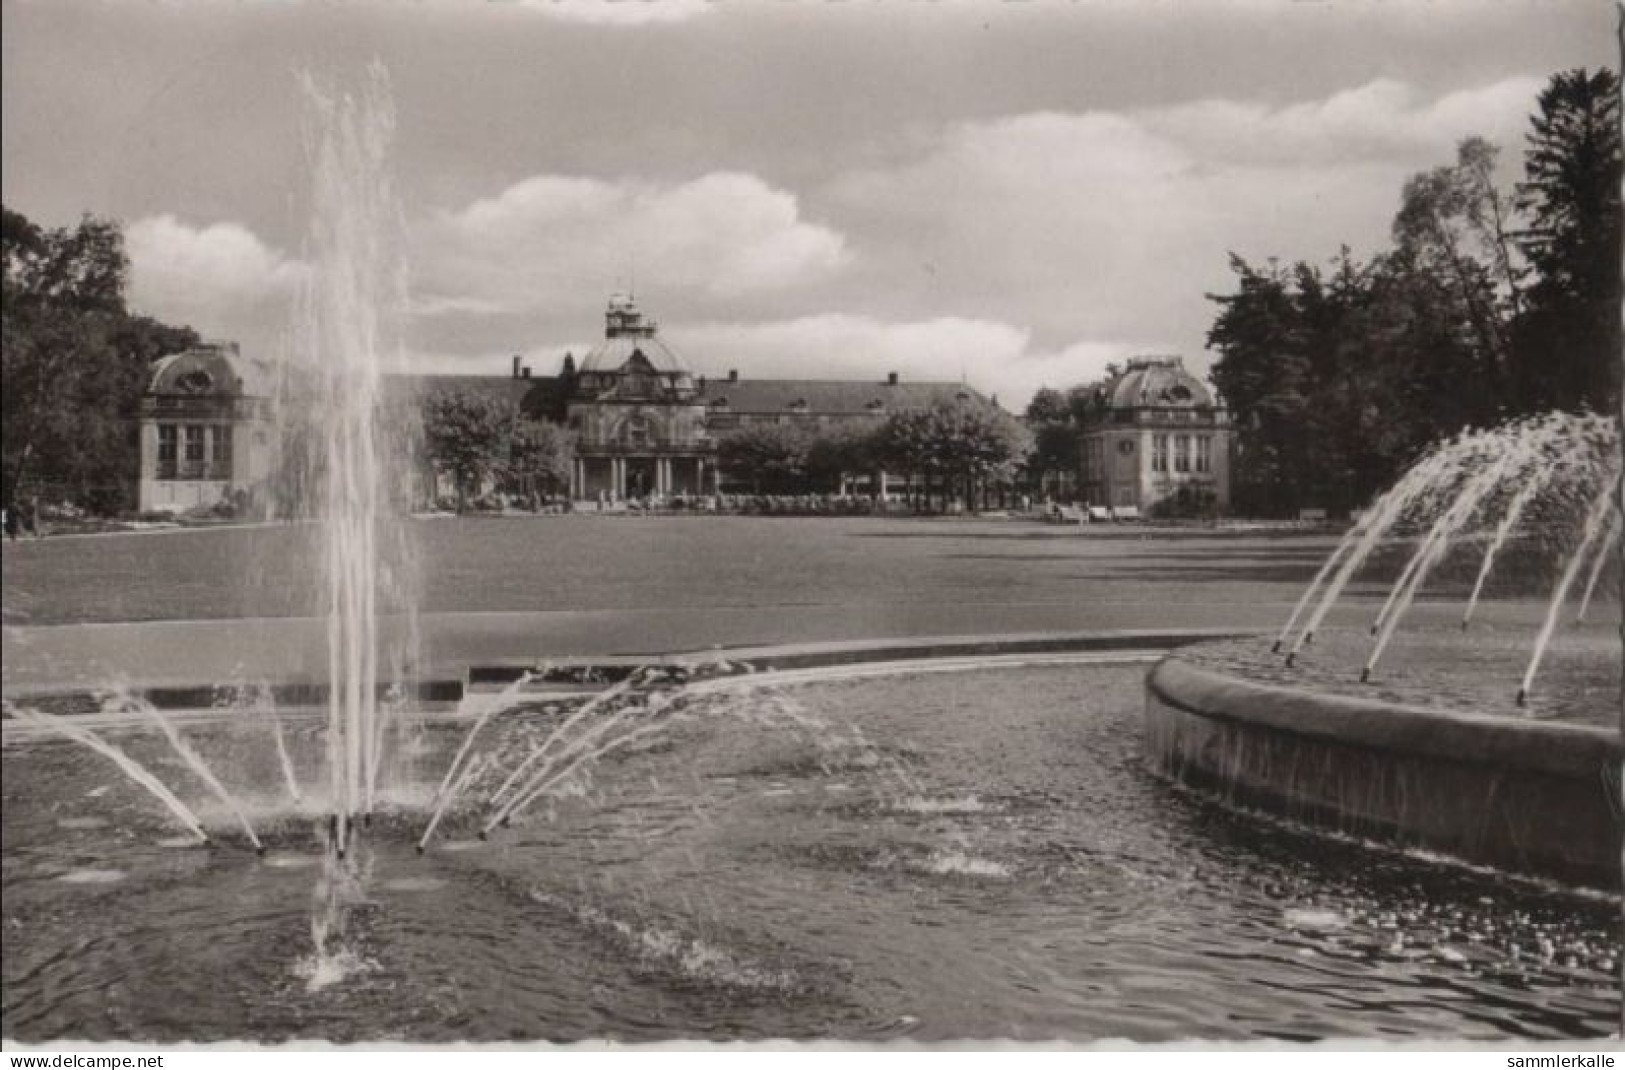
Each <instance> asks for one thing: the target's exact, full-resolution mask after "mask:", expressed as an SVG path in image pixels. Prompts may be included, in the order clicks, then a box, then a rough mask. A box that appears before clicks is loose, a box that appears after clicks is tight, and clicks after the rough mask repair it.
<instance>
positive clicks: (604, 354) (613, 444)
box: [544, 294, 716, 500]
mask: <svg viewBox="0 0 1625 1070" xmlns="http://www.w3.org/2000/svg"><path fill="white" fill-rule="evenodd" d="M657 330H658V325H657V324H656V323H655V321H654V320H653V319H650V318H648V317H646V316H644V315H643V313H642V312H640V311H638V307H637V305H636V303H635V302H634V301H633V300H632V298H631V297H630V296H627V295H624V294H616V295H615V296H613V297H611V298H610V301H609V308H608V309H607V310H606V311H605V313H604V340H603V341H602V342H600V343H599V344H598V345H596V346H594V347H593V348H592V349H591V350H590V351H589V352H588V353H587V355H586V356H585V357H584V358H583V359H582V361H581V365H580V367H579V368H576V367H573V361H571V360H570V358H569V357H566V364H565V367H564V369H563V370H562V372H561V374H560V376H559V386H561V387H563V388H565V390H566V405H567V410H566V413H567V415H566V419H567V422H568V423H569V426H570V428H571V430H573V431H574V432H575V435H576V459H575V472H574V474H573V475H572V477H571V480H570V491H571V497H572V498H575V499H578V500H580V499H594V498H596V499H609V500H621V499H625V498H647V497H662V498H664V497H672V496H675V495H699V494H708V493H712V492H713V491H714V490H715V487H716V462H715V459H714V452H715V451H714V447H713V445H712V441H711V438H710V436H709V435H708V434H707V429H706V425H705V412H706V410H705V401H704V399H703V398H702V396H701V391H700V388H699V386H698V384H697V383H696V381H695V379H694V376H693V374H692V373H691V372H690V371H689V370H688V368H687V367H686V366H685V365H684V364H683V362H682V361H681V360H679V359H678V357H677V354H675V353H673V352H672V351H671V350H670V349H669V348H667V346H666V344H665V343H664V342H662V341H661V340H660V338H659V337H657V334H656V332H657ZM544 389H545V388H544ZM554 389H557V387H555V388H554Z"/></svg>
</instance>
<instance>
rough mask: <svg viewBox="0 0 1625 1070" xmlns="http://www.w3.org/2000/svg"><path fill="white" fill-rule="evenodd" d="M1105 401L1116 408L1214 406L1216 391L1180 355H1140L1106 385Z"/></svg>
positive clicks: (1107, 404)
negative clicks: (1189, 367) (1192, 370)
mask: <svg viewBox="0 0 1625 1070" xmlns="http://www.w3.org/2000/svg"><path fill="white" fill-rule="evenodd" d="M1104 401H1105V403H1106V407H1107V408H1112V409H1142V408H1159V409H1195V408H1210V407H1212V405H1213V393H1212V391H1210V390H1208V388H1207V386H1206V385H1205V384H1203V382H1202V381H1201V380H1200V379H1198V378H1196V376H1194V375H1192V374H1191V373H1190V372H1188V371H1186V370H1185V364H1184V361H1182V360H1181V359H1180V358H1179V357H1136V358H1134V359H1133V360H1130V361H1129V362H1128V367H1127V368H1126V369H1125V370H1124V371H1123V372H1122V373H1121V374H1120V375H1118V377H1117V378H1116V379H1114V380H1112V381H1111V382H1110V383H1107V384H1106V387H1105V397H1104Z"/></svg>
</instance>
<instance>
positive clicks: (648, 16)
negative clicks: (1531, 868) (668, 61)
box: [520, 0, 717, 26]
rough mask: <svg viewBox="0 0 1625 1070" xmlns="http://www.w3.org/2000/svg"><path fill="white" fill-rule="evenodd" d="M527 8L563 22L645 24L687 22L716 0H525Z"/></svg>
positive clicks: (706, 11)
mask: <svg viewBox="0 0 1625 1070" xmlns="http://www.w3.org/2000/svg"><path fill="white" fill-rule="evenodd" d="M520 6H521V7H523V8H525V9H526V10H527V11H536V12H540V13H541V14H543V15H547V16H549V17H551V18H555V19H558V20H559V21H561V22H581V23H590V24H592V25H597V26H644V25H648V24H650V23H673V22H687V21H688V20H689V19H694V18H699V17H700V16H702V15H707V14H710V13H711V12H712V11H714V10H716V7H717V4H716V2H715V0H524V2H523V3H522V4H521V5H520Z"/></svg>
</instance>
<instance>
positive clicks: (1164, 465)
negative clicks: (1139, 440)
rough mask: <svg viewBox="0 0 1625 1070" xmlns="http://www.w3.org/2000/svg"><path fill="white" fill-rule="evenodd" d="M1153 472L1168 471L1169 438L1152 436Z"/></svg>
mask: <svg viewBox="0 0 1625 1070" xmlns="http://www.w3.org/2000/svg"><path fill="white" fill-rule="evenodd" d="M1151 471H1153V472H1166V471H1168V436H1167V435H1152V436H1151Z"/></svg>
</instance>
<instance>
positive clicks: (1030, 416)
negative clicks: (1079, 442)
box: [1023, 386, 1072, 426]
mask: <svg viewBox="0 0 1625 1070" xmlns="http://www.w3.org/2000/svg"><path fill="white" fill-rule="evenodd" d="M1023 416H1024V417H1025V418H1026V420H1027V422H1028V423H1029V424H1033V425H1035V426H1036V425H1038V424H1059V423H1065V422H1066V421H1068V420H1070V419H1071V418H1072V408H1071V405H1070V404H1069V403H1068V401H1067V396H1066V395H1065V394H1063V393H1061V392H1060V391H1059V390H1054V389H1051V388H1050V387H1047V386H1041V387H1039V388H1038V390H1037V391H1035V392H1034V393H1033V399H1032V400H1031V401H1029V402H1028V403H1027V411H1026V412H1025V413H1023Z"/></svg>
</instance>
